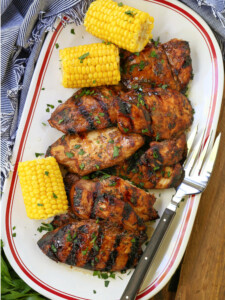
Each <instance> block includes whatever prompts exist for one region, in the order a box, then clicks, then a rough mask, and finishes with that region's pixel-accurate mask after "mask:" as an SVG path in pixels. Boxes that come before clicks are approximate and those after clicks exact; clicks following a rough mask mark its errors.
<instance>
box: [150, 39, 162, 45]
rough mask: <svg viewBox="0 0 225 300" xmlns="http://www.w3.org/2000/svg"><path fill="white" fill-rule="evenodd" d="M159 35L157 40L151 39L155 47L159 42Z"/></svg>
mask: <svg viewBox="0 0 225 300" xmlns="http://www.w3.org/2000/svg"><path fill="white" fill-rule="evenodd" d="M159 40H160V39H159V37H158V38H157V40H156V41H155V40H153V39H151V42H152V43H153V44H154V45H155V47H157V46H158V44H159Z"/></svg>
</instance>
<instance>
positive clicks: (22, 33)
mask: <svg viewBox="0 0 225 300" xmlns="http://www.w3.org/2000/svg"><path fill="white" fill-rule="evenodd" d="M92 1H93V0H63V1H62V0H33V1H32V0H2V2H1V16H2V35H1V43H2V65H1V84H2V90H1V99H2V101H1V191H2V188H3V183H4V181H5V178H6V177H7V176H8V173H9V171H10V169H11V164H10V156H11V154H12V149H13V145H14V141H15V137H16V131H17V128H18V125H19V121H20V118H21V115H22V112H23V107H24V104H25V101H26V96H27V92H28V89H29V85H30V81H31V78H32V74H33V71H34V68H35V63H36V61H37V58H38V55H39V53H40V50H41V47H42V44H43V41H44V38H45V36H46V33H47V32H48V31H50V30H54V22H55V21H56V19H57V18H60V19H61V20H62V21H63V17H65V16H66V17H67V21H66V22H67V23H76V24H81V23H82V20H83V17H84V14H85V12H86V10H87V8H88V6H89V4H90V3H91V2H92ZM182 2H184V3H185V4H187V5H188V6H190V7H191V8H192V9H194V10H195V11H196V12H197V13H198V14H200V15H201V16H202V17H203V19H205V21H206V22H208V24H209V25H210V26H211V27H212V29H213V30H214V32H215V35H216V37H217V38H218V41H219V44H220V46H221V50H222V53H223V56H224V58H225V0H182ZM63 22H64V23H65V21H63Z"/></svg>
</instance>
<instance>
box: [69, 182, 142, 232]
mask: <svg viewBox="0 0 225 300" xmlns="http://www.w3.org/2000/svg"><path fill="white" fill-rule="evenodd" d="M100 189H101V187H100V183H99V182H94V181H91V180H85V179H81V180H79V181H78V182H76V183H75V184H74V185H73V186H72V188H71V190H70V204H71V208H72V211H73V213H74V214H75V215H77V216H78V217H79V218H80V219H86V220H87V219H98V218H99V219H103V220H106V221H111V222H113V223H116V224H118V225H121V226H123V227H124V228H125V229H128V230H140V231H142V230H145V225H144V223H143V220H142V219H141V218H139V216H138V215H137V214H136V213H135V211H134V210H133V208H132V207H131V206H130V204H129V203H127V202H124V201H122V200H121V199H120V198H119V197H116V196H114V195H110V194H109V193H104V194H102V193H101V191H100Z"/></svg>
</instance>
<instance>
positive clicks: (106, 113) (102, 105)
mask: <svg viewBox="0 0 225 300" xmlns="http://www.w3.org/2000/svg"><path fill="white" fill-rule="evenodd" d="M98 103H99V104H100V106H101V108H102V111H103V113H104V117H105V118H106V121H107V126H108V127H111V126H113V125H115V122H112V121H111V118H110V115H109V110H108V106H107V104H106V103H105V102H104V101H102V100H101V99H98Z"/></svg>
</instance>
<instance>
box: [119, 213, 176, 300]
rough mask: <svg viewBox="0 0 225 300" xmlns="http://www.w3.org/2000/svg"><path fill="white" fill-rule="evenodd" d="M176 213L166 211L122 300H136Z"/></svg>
mask: <svg viewBox="0 0 225 300" xmlns="http://www.w3.org/2000/svg"><path fill="white" fill-rule="evenodd" d="M175 214H176V212H175V211H172V210H170V209H168V208H166V209H165V210H164V213H163V215H162V217H161V219H160V221H159V223H158V225H157V227H156V229H155V231H154V233H153V235H152V237H151V239H150V241H149V242H148V245H147V247H146V249H145V251H144V253H143V254H142V256H141V259H140V261H139V263H138V265H137V267H136V269H135V271H134V273H133V275H132V276H131V278H130V280H129V282H128V285H127V287H126V289H125V291H124V293H123V295H122V297H121V298H120V300H134V299H135V297H136V294H137V292H138V291H139V289H140V286H141V284H142V282H143V280H144V278H145V275H146V274H147V271H148V269H149V267H150V265H151V263H152V261H153V259H154V257H155V254H156V252H157V250H158V248H159V246H160V244H161V242H162V240H163V237H164V236H165V233H166V231H167V229H168V227H169V225H170V223H171V221H172V219H173V217H174V216H175Z"/></svg>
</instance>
